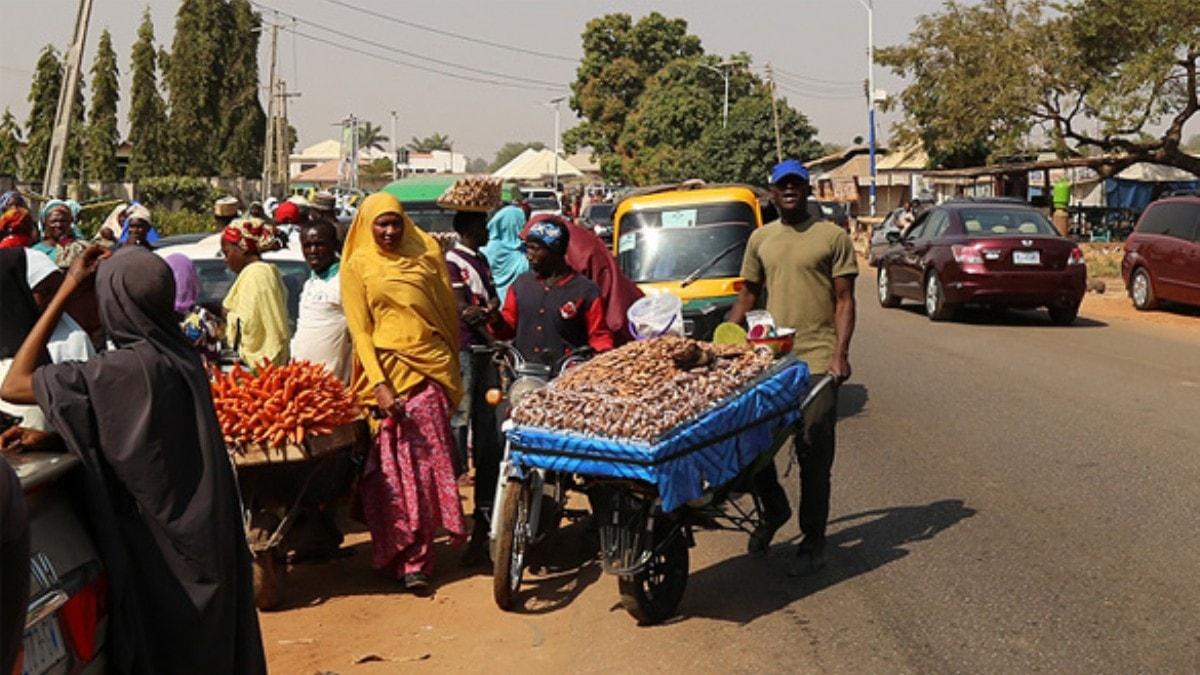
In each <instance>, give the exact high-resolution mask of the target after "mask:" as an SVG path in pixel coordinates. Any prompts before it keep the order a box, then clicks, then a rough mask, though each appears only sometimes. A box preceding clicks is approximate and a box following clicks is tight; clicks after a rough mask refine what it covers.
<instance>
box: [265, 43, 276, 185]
mask: <svg viewBox="0 0 1200 675" xmlns="http://www.w3.org/2000/svg"><path fill="white" fill-rule="evenodd" d="M278 42H279V24H278V23H273V24H271V65H270V67H269V70H268V71H267V72H268V75H267V91H268V94H267V142H266V143H265V144H264V145H263V175H262V197H263V200H264V201H265V200H266V199H267V197H270V196H271V195H272V194H273V193H274V182H275V171H274V167H273V164H274V162H275V135H276V131H277V127H276V123H275V104H276V101H277V100H278V98H277V97H278V96H279V86H278V84H277V83H276V82H275V62H276V56H277V50H276V47H277V44H278Z"/></svg>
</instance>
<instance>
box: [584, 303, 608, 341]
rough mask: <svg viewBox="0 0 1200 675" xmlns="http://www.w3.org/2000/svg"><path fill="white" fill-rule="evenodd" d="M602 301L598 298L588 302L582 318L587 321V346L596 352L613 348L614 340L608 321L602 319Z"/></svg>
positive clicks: (603, 313) (603, 312)
mask: <svg viewBox="0 0 1200 675" xmlns="http://www.w3.org/2000/svg"><path fill="white" fill-rule="evenodd" d="M604 315H605V310H604V301H603V300H601V299H600V298H596V299H595V300H593V301H591V302H589V303H588V306H587V311H586V312H584V316H583V319H584V321H585V322H586V323H587V335H588V346H589V347H591V348H592V349H594V350H596V351H597V352H606V351H608V350H610V349H612V348H613V346H614V344H615V342H614V339H613V334H612V331H611V330H609V329H608V323H606V322H605V320H604Z"/></svg>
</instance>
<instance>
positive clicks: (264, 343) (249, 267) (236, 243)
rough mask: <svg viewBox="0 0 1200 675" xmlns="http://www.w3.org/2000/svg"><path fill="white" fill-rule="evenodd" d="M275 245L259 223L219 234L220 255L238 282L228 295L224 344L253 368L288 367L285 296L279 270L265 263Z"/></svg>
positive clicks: (242, 223)
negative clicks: (265, 363) (264, 363)
mask: <svg viewBox="0 0 1200 675" xmlns="http://www.w3.org/2000/svg"><path fill="white" fill-rule="evenodd" d="M276 245H277V242H276V240H275V232H274V230H273V229H272V228H271V227H270V226H268V225H267V224H266V223H264V222H263V221H261V220H259V219H258V218H239V219H237V220H235V221H233V222H232V223H230V224H229V225H227V226H225V230H224V231H223V232H222V233H221V252H222V253H224V254H225V264H226V265H227V266H228V267H229V271H231V272H233V273H234V274H236V275H237V280H236V281H234V282H233V285H232V286H230V287H229V292H228V293H227V294H226V295H225V301H224V302H223V303H222V304H223V305H224V306H225V325H226V329H225V332H226V336H225V337H226V341H227V342H228V343H229V344H230V346H232V347H233V348H234V349H236V350H237V352H238V356H239V357H241V359H242V362H243V363H245V364H246V365H247V366H250V367H251V368H257V367H259V366H261V365H263V362H264V361H270V362H271V363H273V364H275V365H277V366H282V365H284V364H286V363H287V362H288V358H289V353H288V340H289V335H288V321H287V304H286V301H287V291H286V289H285V288H284V285H283V277H282V276H280V274H279V270H278V268H276V267H275V266H274V265H272V264H270V263H265V262H263V261H262V259H261V257H260V256H261V254H262V253H265V252H266V251H269V250H273V248H274V247H275V246H276Z"/></svg>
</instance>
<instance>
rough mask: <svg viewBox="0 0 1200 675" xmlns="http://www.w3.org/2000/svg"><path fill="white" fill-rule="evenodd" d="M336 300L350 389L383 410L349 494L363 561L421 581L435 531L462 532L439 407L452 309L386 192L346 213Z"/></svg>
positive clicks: (445, 397) (425, 241)
mask: <svg viewBox="0 0 1200 675" xmlns="http://www.w3.org/2000/svg"><path fill="white" fill-rule="evenodd" d="M341 280H342V281H341V283H342V307H343V309H344V310H345V312H346V323H347V325H348V327H349V329H350V336H351V338H352V339H353V341H354V354H355V364H354V366H355V368H354V389H355V391H356V393H357V394H358V396H359V398H360V399H361V400H362V402H363V403H364V404H365V405H368V406H371V407H373V408H375V409H377V410H378V411H379V412H380V413H381V414H382V416H383V420H382V422H381V423H380V425H379V429H378V432H377V435H376V437H375V444H374V448H373V450H372V452H371V454H370V456H369V457H368V459H367V464H366V466H365V467H364V469H363V477H362V482H361V484H360V495H361V498H362V508H363V515H364V516H365V519H366V522H367V526H368V527H369V528H370V530H371V541H372V547H373V551H374V554H373V558H374V564H375V567H376V568H378V569H380V570H382V571H384V572H387V573H389V574H392V575H394V576H395V577H397V578H399V579H402V580H403V581H404V585H405V587H406V588H409V589H413V590H417V589H423V588H426V587H427V586H428V585H429V576H430V574H432V572H433V538H434V535H435V534H437V530H438V528H439V527H442V528H445V529H447V530H449V531H450V533H451V535H452V536H453V537H454V539H455V540H456V541H457V542H461V541H462V540H463V539H465V537H466V532H467V529H466V524H465V523H464V520H463V513H462V505H461V504H460V503H459V497H458V484H457V481H456V480H455V474H454V465H453V460H452V459H451V458H452V456H453V448H454V441H453V440H452V438H451V435H450V413H451V411H453V410H454V409H455V407H456V406H457V405H458V401H459V399H460V398H461V397H462V381H461V376H460V374H459V366H458V316H457V304H456V303H455V300H454V296H453V294H452V292H451V290H450V279H449V276H448V275H447V273H446V263H445V261H444V260H443V259H442V253H441V249H440V248H439V247H438V244H437V242H436V241H434V240H433V238H432V237H430V236H429V235H427V234H425V233H424V232H422V231H421V230H420V229H419V228H418V227H417V226H416V224H414V223H413V222H412V220H411V219H410V218H409V217H408V216H407V215H406V214H405V213H404V208H403V207H402V206H401V205H400V202H399V201H397V200H396V198H395V197H393V196H391V195H389V194H387V193H375V194H373V195H371V196H370V197H368V198H367V199H366V200H365V201H364V202H363V204H362V206H361V207H359V209H358V214H357V215H356V216H355V217H354V223H353V224H352V225H351V226H350V232H349V233H348V234H347V235H346V244H345V247H344V248H343V250H342V267H341Z"/></svg>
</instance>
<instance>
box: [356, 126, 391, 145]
mask: <svg viewBox="0 0 1200 675" xmlns="http://www.w3.org/2000/svg"><path fill="white" fill-rule="evenodd" d="M388 140H389V139H388V137H387V136H384V135H383V127H381V126H379V125H377V124H371V123H370V122H367V121H363V122H362V123H361V124H359V125H358V148H359V150H370V149H371V148H374V149H376V150H379V151H380V152H383V151H386V150H387V148H385V147H384V145H383V144H384V143H387V142H388Z"/></svg>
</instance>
